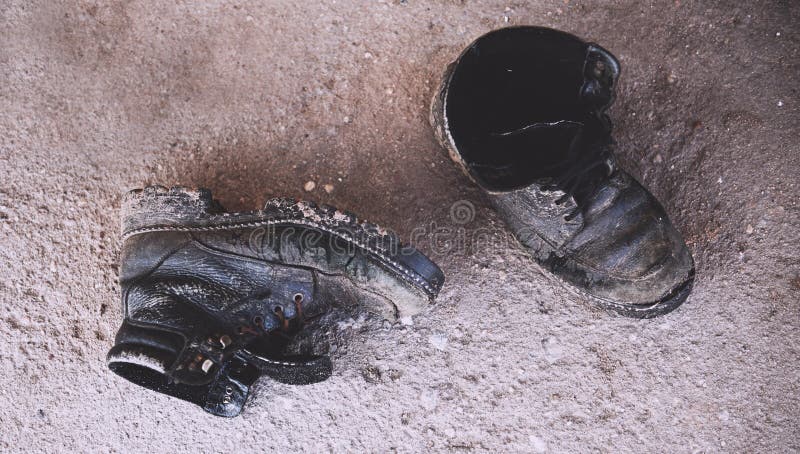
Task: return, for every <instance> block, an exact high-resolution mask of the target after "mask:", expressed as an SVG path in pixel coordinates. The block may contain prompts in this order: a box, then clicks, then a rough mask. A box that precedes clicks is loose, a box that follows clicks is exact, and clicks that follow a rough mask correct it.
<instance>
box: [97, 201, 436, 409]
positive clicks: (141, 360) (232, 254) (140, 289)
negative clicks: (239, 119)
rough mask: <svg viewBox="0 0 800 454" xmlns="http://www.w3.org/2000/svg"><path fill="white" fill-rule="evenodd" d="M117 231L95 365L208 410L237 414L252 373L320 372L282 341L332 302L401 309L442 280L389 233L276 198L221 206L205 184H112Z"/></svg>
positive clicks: (292, 379) (327, 369)
mask: <svg viewBox="0 0 800 454" xmlns="http://www.w3.org/2000/svg"><path fill="white" fill-rule="evenodd" d="M122 235H123V250H122V258H121V268H120V286H121V290H122V304H123V316H124V319H123V322H122V326H121V328H120V330H119V332H118V334H117V337H116V340H115V345H114V347H113V348H112V349H111V350H110V351H109V353H108V358H107V361H108V366H109V368H110V369H111V370H112V371H114V372H115V373H117V374H119V375H121V376H122V377H124V378H126V379H128V380H130V381H132V382H134V383H136V384H139V385H141V386H144V387H146V388H150V389H153V390H155V391H158V392H161V393H164V394H168V395H171V396H174V397H178V398H180V399H183V400H187V401H190V402H194V403H196V404H198V405H200V406H202V407H203V408H204V409H205V410H206V411H208V412H210V413H212V414H215V415H219V416H235V415H237V414H239V412H241V410H242V406H243V405H244V403H245V401H246V399H247V396H248V394H249V390H250V386H251V385H252V384H253V383H254V382H255V381H256V379H258V377H259V376H261V375H267V376H270V377H271V378H273V379H276V380H279V381H282V382H285V383H293V384H305V383H314V382H317V381H320V380H324V379H325V378H327V377H328V376H329V375H330V374H331V362H330V360H329V359H328V358H327V357H326V356H324V355H319V353H320V352H306V353H305V354H304V355H302V356H300V355H292V354H290V353H288V352H289V351H290V350H291V349H290V344H291V342H292V339H293V338H294V337H296V336H297V335H298V334H299V333H303V332H305V331H304V330H309V329H314V327H315V323H317V322H318V321H319V320H320V319H322V318H323V317H324V316H325V315H326V314H329V313H330V312H331V311H332V310H336V309H337V308H347V307H352V306H354V305H360V306H363V307H364V308H365V309H366V310H368V311H370V312H372V313H375V314H378V316H381V317H384V318H387V319H395V318H397V317H401V316H406V315H413V314H415V313H417V312H419V311H421V310H422V309H424V308H425V307H426V306H427V305H428V304H429V303H430V302H432V301H433V299H434V298H435V297H436V295H437V294H438V292H439V290H440V288H441V286H442V284H443V282H444V276H443V274H442V272H441V270H440V269H439V268H438V267H437V266H436V265H435V264H434V263H433V262H431V261H430V260H429V259H428V258H427V257H425V256H424V255H423V254H422V253H420V252H419V251H417V250H416V249H414V248H413V247H411V246H406V245H403V244H402V243H401V242H400V240H399V239H398V237H397V236H396V235H395V234H393V233H391V232H388V231H386V230H384V229H382V228H380V227H378V226H376V225H374V224H370V223H366V222H361V221H359V220H358V219H357V218H356V217H355V216H354V215H352V214H350V213H346V212H341V211H338V210H336V209H334V208H331V207H327V206H317V205H315V204H312V203H306V202H297V201H293V200H288V199H275V200H271V201H269V202H267V203H266V205H265V206H264V208H263V209H262V210H258V211H250V212H242V213H228V212H225V211H224V209H223V208H222V206H221V205H220V204H219V203H217V202H216V201H215V200H214V199H213V198H212V196H211V192H210V191H208V190H204V189H198V190H190V189H186V188H182V187H175V188H171V189H167V188H164V187H159V186H153V187H148V188H145V189H142V190H136V191H131V192H130V193H128V194H127V195H126V196H125V198H124V200H123V212H122Z"/></svg>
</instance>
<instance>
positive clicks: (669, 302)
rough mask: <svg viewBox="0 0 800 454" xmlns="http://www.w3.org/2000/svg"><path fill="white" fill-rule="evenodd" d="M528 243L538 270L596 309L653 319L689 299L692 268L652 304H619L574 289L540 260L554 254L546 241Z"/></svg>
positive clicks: (553, 250)
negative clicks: (676, 284) (678, 282)
mask: <svg viewBox="0 0 800 454" xmlns="http://www.w3.org/2000/svg"><path fill="white" fill-rule="evenodd" d="M528 240H529V241H531V240H532V241H533V242H535V243H536V244H535V247H528V246H526V245H524V244H522V246H523V247H524V248H525V249H527V250H528V252H529V253H530V254H531V255H532V256H533V259H534V260H533V261H534V263H535V264H536V266H537V267H538V268H539V270H540V271H541V272H542V274H544V275H545V276H547V277H548V278H549V279H551V280H552V281H553V282H556V283H558V284H559V285H560V286H561V287H563V288H564V289H566V290H567V291H569V292H570V293H572V294H574V295H576V296H578V297H579V298H582V299H585V300H588V301H589V303H591V304H593V305H594V306H596V307H600V308H601V309H604V310H606V311H609V312H612V313H614V314H619V315H624V316H626V317H633V318H642V319H644V318H653V317H657V316H659V315H664V314H667V313H669V312H672V311H673V310H675V309H676V308H677V307H678V306H680V305H681V304H683V302H684V301H686V298H688V297H689V294H690V293H691V291H692V287H693V285H694V268H692V270H691V271H690V272H689V275H688V277H687V279H686V280H685V281H684V282H683V283H681V284H680V285H679V286H677V287H675V288H674V289H673V290H671V291H670V292H669V293H667V295H665V296H664V297H663V298H661V299H660V300H658V301H655V302H652V303H645V304H635V303H621V302H617V301H611V300H607V299H603V298H600V297H598V296H595V295H593V294H591V293H588V292H587V291H585V290H583V289H581V288H579V287H576V286H575V285H574V284H572V283H571V282H568V281H566V280H564V279H562V278H561V277H559V276H558V275H557V274H556V273H553V272H552V271H550V270H548V269H547V268H546V267H545V266H544V265H542V263H540V260H542V259H543V258H546V257H548V256H549V255H550V254H551V253H555V249H553V248H552V247H551V246H550V245H549V244H547V242H546V241H544V240H543V239H541V238H540V237H538V236H537V237H535V238H530V237H529V238H528Z"/></svg>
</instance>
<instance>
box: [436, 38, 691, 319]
mask: <svg viewBox="0 0 800 454" xmlns="http://www.w3.org/2000/svg"><path fill="white" fill-rule="evenodd" d="M619 72H620V65H619V63H618V62H617V60H616V58H614V56H613V55H611V54H610V53H609V52H608V51H606V50H605V49H603V48H602V47H600V46H598V45H596V44H591V43H586V42H583V41H582V40H580V39H579V38H577V37H575V36H572V35H570V34H567V33H564V32H560V31H557V30H552V29H547V28H540V27H514V28H505V29H500V30H496V31H493V32H491V33H488V34H486V35H484V36H482V37H480V38H478V39H477V40H476V41H475V42H473V43H472V44H471V45H470V46H469V47H468V48H467V49H466V50H465V51H464V52H463V53H462V54H461V55H460V56H459V57H458V59H457V60H456V61H455V62H454V63H452V64H451V65H450V66H449V67H448V69H447V71H446V73H445V75H444V78H443V81H442V84H441V88H440V90H439V91H438V93H437V94H436V96H435V97H434V100H433V105H432V109H431V123H432V125H433V127H434V129H435V132H436V134H437V136H438V139H439V140H440V142H441V143H442V145H443V146H444V147H445V148H446V149H447V150H448V151H449V152H450V156H451V157H452V159H453V160H454V161H455V162H457V163H458V164H460V165H461V167H462V168H463V170H464V171H465V172H466V174H467V175H468V176H469V177H470V178H471V179H472V180H473V181H474V182H475V183H477V184H478V185H479V186H480V187H481V188H482V189H483V190H484V191H486V193H487V195H488V197H489V199H490V200H491V203H492V204H494V206H495V207H496V208H497V210H498V211H499V212H500V214H501V215H502V216H503V217H504V218H505V219H506V220H507V222H508V224H509V225H510V227H511V229H512V230H513V231H514V232H515V234H516V236H517V238H518V239H519V240H520V241H521V242H522V243H523V244H524V245H525V246H526V247H527V248H528V249H529V250H530V252H531V253H532V254H533V256H534V257H535V258H536V260H537V261H538V263H539V264H540V265H541V266H542V267H543V268H545V269H546V270H547V271H549V272H551V273H552V275H553V276H555V277H557V278H558V279H559V280H560V281H561V282H563V283H565V284H566V286H567V287H569V288H570V289H571V290H573V291H575V292H576V293H578V294H580V295H582V296H584V297H586V298H588V299H589V300H590V301H592V302H594V303H596V304H597V305H599V306H601V307H603V308H606V309H611V310H613V311H616V312H619V313H621V314H624V315H628V316H633V317H652V316H655V315H658V314H663V313H666V312H669V311H671V310H672V309H674V308H675V307H677V306H679V305H680V304H681V303H682V302H683V301H684V300H685V299H686V297H687V296H688V295H689V292H690V290H691V286H692V282H693V279H694V263H693V261H692V257H691V255H690V253H689V250H688V249H687V247H686V245H685V243H684V242H683V239H682V238H681V235H680V234H679V233H678V232H677V231H676V230H675V228H674V227H673V226H672V224H671V223H670V221H669V218H668V217H667V214H666V213H665V212H664V209H663V208H662V207H661V205H660V204H659V202H658V201H657V200H656V199H655V198H654V197H653V196H652V194H650V193H649V192H648V191H647V190H646V189H645V188H644V187H642V185H640V184H639V183H638V182H637V181H636V180H635V179H633V178H632V177H631V176H630V175H628V174H627V173H626V172H625V171H624V170H621V169H619V168H618V167H617V164H616V162H615V160H614V155H613V154H612V150H611V148H612V139H611V122H610V121H609V118H608V116H607V115H606V109H608V107H609V106H610V105H611V103H612V102H613V100H614V88H615V84H616V81H617V77H618V76H619Z"/></svg>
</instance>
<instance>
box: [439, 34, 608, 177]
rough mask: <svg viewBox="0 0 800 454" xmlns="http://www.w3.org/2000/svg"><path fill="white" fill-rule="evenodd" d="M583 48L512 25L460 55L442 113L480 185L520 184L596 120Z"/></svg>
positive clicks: (559, 163) (558, 159)
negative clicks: (587, 88) (588, 89)
mask: <svg viewBox="0 0 800 454" xmlns="http://www.w3.org/2000/svg"><path fill="white" fill-rule="evenodd" d="M589 49H590V46H588V45H587V44H586V43H584V42H583V41H581V40H580V39H578V38H577V37H575V36H572V35H569V34H567V33H563V32H559V31H556V30H551V29H547V28H539V27H515V28H506V29H501V30H497V31H494V32H491V33H489V34H487V35H484V36H483V37H481V38H479V39H478V40H477V41H475V42H474V43H473V44H472V45H471V46H470V47H469V48H468V49H467V50H466V51H465V53H464V54H463V55H462V56H461V58H460V59H459V61H458V62H457V64H456V65H457V66H456V68H455V70H454V72H453V75H452V78H451V81H450V85H449V87H448V90H447V95H446V100H445V116H446V118H447V124H448V128H449V131H450V134H451V137H452V140H453V141H454V144H453V145H455V147H456V148H457V150H458V151H459V153H460V154H461V157H462V158H463V159H464V161H465V163H466V164H467V165H468V166H469V167H470V170H471V171H472V174H473V176H475V177H476V178H477V179H478V180H479V182H480V183H482V184H483V185H484V186H486V187H487V189H490V190H511V189H515V188H518V187H524V186H527V185H529V184H531V183H532V182H533V181H535V180H538V179H542V178H546V177H552V176H553V175H554V174H557V173H558V172H559V171H560V167H563V166H564V163H565V162H566V161H568V160H569V158H568V156H566V154H567V153H569V150H571V149H574V148H575V147H574V146H573V145H574V143H575V141H576V140H580V139H581V135H582V134H583V133H584V131H585V130H586V128H587V124H590V123H592V122H596V121H597V120H596V118H594V119H593V118H592V117H593V116H594V117H596V113H594V112H596V109H597V106H596V105H595V104H594V103H591V102H588V98H587V96H586V95H585V94H584V93H585V90H586V78H585V77H584V71H585V66H586V62H587V52H589ZM590 127H593V126H592V125H590Z"/></svg>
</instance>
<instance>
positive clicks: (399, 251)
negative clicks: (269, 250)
mask: <svg viewBox="0 0 800 454" xmlns="http://www.w3.org/2000/svg"><path fill="white" fill-rule="evenodd" d="M271 226H275V227H277V226H300V227H303V228H306V229H313V230H316V231H319V232H322V233H326V234H329V235H331V236H333V237H336V238H339V239H342V240H345V241H347V242H350V243H352V244H354V245H356V246H357V247H358V248H359V249H360V250H362V251H363V252H364V253H366V254H367V255H368V256H369V257H371V258H372V259H374V260H376V261H377V262H379V263H380V264H381V265H382V266H383V267H385V268H386V269H388V270H389V271H391V272H393V273H394V274H396V275H397V276H399V277H400V278H401V279H402V280H403V281H404V282H406V283H408V284H410V285H411V286H413V287H414V288H417V289H419V290H421V291H422V292H423V293H424V294H425V296H426V297H427V298H428V300H429V301H430V302H432V301H433V299H434V298H435V297H436V295H438V293H439V290H441V288H442V285H443V284H444V274H443V273H442V271H441V269H439V267H438V266H437V265H436V264H435V263H433V262H432V261H431V260H430V259H429V258H428V257H426V256H425V255H424V254H422V253H421V252H419V251H418V250H417V249H415V248H414V247H413V246H408V245H403V244H402V243H401V241H400V239H399V237H398V236H397V235H396V234H395V233H393V232H391V231H389V230H386V229H384V228H382V227H380V226H378V225H376V224H372V223H369V222H365V221H362V220H359V219H358V218H357V217H356V216H355V215H354V214H352V213H349V212H344V211H340V210H337V209H336V208H334V207H331V206H327V205H317V204H315V203H311V202H302V201H296V200H292V199H272V200H269V201H268V202H267V203H266V204H265V206H264V209H262V210H256V211H247V212H234V213H228V212H225V211H224V210H223V208H222V206H221V205H220V204H219V203H218V202H217V201H216V200H214V198H213V197H212V194H211V191H210V190H208V189H202V188H201V189H189V188H185V187H181V186H176V187H172V188H166V187H163V186H150V187H146V188H144V189H135V190H133V191H130V192H128V193H127V194H126V195H125V197H124V199H123V204H122V238H123V241H124V240H125V239H127V238H130V237H132V236H134V235H139V234H143V233H150V232H162V231H182V232H208V231H216V230H228V229H241V228H259V227H271Z"/></svg>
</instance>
